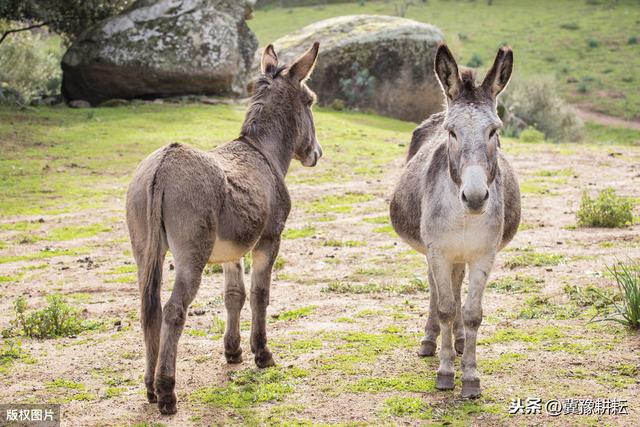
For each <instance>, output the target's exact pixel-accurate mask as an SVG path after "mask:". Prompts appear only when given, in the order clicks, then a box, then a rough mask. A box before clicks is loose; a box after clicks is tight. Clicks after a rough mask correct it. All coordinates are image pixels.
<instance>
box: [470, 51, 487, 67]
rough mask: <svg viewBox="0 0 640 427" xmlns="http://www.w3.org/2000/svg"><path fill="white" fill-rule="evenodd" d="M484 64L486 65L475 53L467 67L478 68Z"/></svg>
mask: <svg viewBox="0 0 640 427" xmlns="http://www.w3.org/2000/svg"><path fill="white" fill-rule="evenodd" d="M482 64H484V61H483V60H482V57H481V56H480V55H478V54H477V53H474V54H473V56H471V59H470V60H469V62H467V67H471V68H478V67H479V66H481V65H482Z"/></svg>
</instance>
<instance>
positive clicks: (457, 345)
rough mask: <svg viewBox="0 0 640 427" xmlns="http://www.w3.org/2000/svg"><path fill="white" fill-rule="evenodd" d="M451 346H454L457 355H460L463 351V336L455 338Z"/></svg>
mask: <svg viewBox="0 0 640 427" xmlns="http://www.w3.org/2000/svg"><path fill="white" fill-rule="evenodd" d="M453 346H454V347H455V349H456V353H458V356H462V353H464V338H456V342H455V343H454V344H453Z"/></svg>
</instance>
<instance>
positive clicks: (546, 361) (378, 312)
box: [0, 136, 640, 426]
mask: <svg viewBox="0 0 640 427" xmlns="http://www.w3.org/2000/svg"><path fill="white" fill-rule="evenodd" d="M407 138H408V136H407ZM389 143H397V142H389ZM505 149H506V152H507V153H508V157H509V158H510V159H511V160H512V161H513V164H514V167H515V169H516V171H517V172H518V173H519V176H520V182H521V185H522V187H523V200H522V202H523V220H522V222H523V226H522V227H521V230H520V231H519V233H518V234H517V236H516V237H515V239H514V241H513V242H512V243H511V244H510V245H509V246H508V247H507V249H506V250H505V251H503V252H502V253H501V254H500V255H499V256H498V260H497V263H496V266H495V268H494V271H493V273H492V276H491V280H492V281H494V283H497V285H494V286H490V287H489V288H488V289H487V292H486V294H485V298H484V322H483V324H482V326H481V328H480V332H479V334H480V340H481V344H480V345H479V346H478V360H479V364H480V370H481V381H482V387H483V395H482V397H481V398H480V399H478V400H476V401H472V402H464V401H462V400H461V399H460V398H459V393H460V383H459V379H458V380H457V384H456V389H455V390H454V391H452V392H438V391H436V390H435V389H434V381H435V371H436V369H437V358H425V359H420V358H419V357H418V356H417V355H416V351H417V349H418V347H419V342H420V337H421V332H422V329H423V327H424V324H425V322H426V315H427V309H428V300H429V294H428V292H426V291H425V290H424V278H425V274H426V264H425V262H424V260H423V259H422V258H421V257H420V256H418V255H417V254H416V253H415V252H413V251H411V250H410V249H409V247H408V246H407V245H406V244H404V243H403V242H402V241H400V239H399V238H398V237H397V236H395V235H394V234H393V232H391V231H390V228H389V225H388V222H387V219H386V215H387V209H388V200H389V195H390V192H391V190H392V188H393V186H394V185H395V182H396V179H397V177H398V176H399V173H400V168H401V165H402V158H401V157H400V156H398V158H397V159H396V160H395V161H393V163H392V164H389V165H388V168H387V170H388V172H387V173H386V175H385V176H384V179H371V180H366V179H365V180H359V181H351V182H337V183H336V182H323V183H318V184H313V183H309V181H308V180H298V182H304V183H293V184H292V185H290V192H291V197H292V200H293V206H294V208H293V210H292V212H291V215H290V217H289V222H288V226H287V228H288V230H290V232H289V233H290V234H289V235H287V236H285V237H286V238H285V240H284V242H283V243H282V247H281V252H280V253H281V256H282V259H283V261H284V265H283V266H280V268H279V269H278V271H277V273H276V275H275V279H274V283H273V285H272V292H271V305H270V306H269V310H268V315H269V316H270V322H269V325H268V338H269V340H270V346H271V349H272V351H273V352H274V356H275V358H276V361H277V363H278V365H279V367H278V368H274V370H273V372H274V373H277V374H278V375H279V376H278V375H275V374H274V375H275V376H276V377H277V378H275V379H273V378H271V379H269V378H266V377H265V376H264V374H263V373H260V372H257V371H255V370H254V368H255V366H254V364H253V358H252V355H251V352H250V349H249V344H248V334H249V322H250V318H251V316H250V310H249V307H248V306H249V304H248V302H247V304H245V308H244V309H243V312H242V321H243V323H242V339H243V342H242V348H243V350H244V359H245V361H244V362H243V363H242V364H240V365H235V366H230V365H227V364H226V363H225V360H224V356H223V343H222V338H221V335H220V327H219V326H220V322H221V319H224V318H225V316H226V314H225V310H224V304H223V301H222V298H221V295H222V275H221V274H220V273H216V272H212V273H210V274H207V275H206V276H205V277H204V279H203V283H202V286H201V288H200V291H199V294H198V296H197V298H196V300H195V302H194V305H193V306H192V308H191V313H190V316H189V318H188V320H187V325H186V329H185V333H184V334H183V336H182V338H181V341H180V346H179V352H178V366H177V386H176V390H177V393H178V398H179V402H178V413H177V414H176V415H174V416H160V415H159V413H158V410H157V408H156V406H155V405H151V404H148V403H147V402H146V399H145V393H144V384H143V381H142V377H143V371H144V351H143V347H142V339H141V335H142V334H141V330H140V325H139V304H138V291H137V285H136V284H135V282H134V281H133V278H134V275H135V274H134V273H133V272H134V271H135V270H134V269H133V267H132V262H133V259H132V257H131V254H130V251H129V243H128V235H127V230H126V225H125V222H124V209H123V200H124V192H125V188H124V187H123V188H122V193H121V197H118V198H116V199H113V200H112V203H111V204H110V205H109V206H108V207H107V208H104V209H101V210H95V209H92V210H86V211H80V212H77V213H65V214H60V215H46V216H42V215H37V216H21V217H18V216H14V217H10V218H3V219H2V220H1V222H0V223H1V224H2V225H7V224H14V223H17V222H20V221H36V223H35V225H34V226H33V227H34V228H35V231H33V232H34V233H36V234H39V235H42V234H46V233H47V232H48V231H49V230H51V229H53V228H57V227H60V226H61V225H65V226H79V225H89V224H94V223H96V222H100V223H107V224H110V225H111V229H112V231H110V232H101V233H98V234H96V235H94V236H91V237H84V238H83V237H80V238H75V239H72V240H66V241H60V242H43V241H38V240H36V241H35V242H32V243H29V242H27V243H23V244H16V245H10V246H7V247H6V248H4V249H2V250H1V251H0V254H1V255H2V256H13V255H23V254H32V253H40V251H41V250H42V249H43V248H44V247H45V246H49V247H50V248H52V249H67V250H68V249H74V248H76V249H78V251H77V252H76V254H72V255H60V256H55V257H51V258H43V259H33V260H24V259H17V260H9V261H6V262H3V263H0V275H2V276H7V277H13V276H16V275H20V277H19V279H17V281H6V282H2V283H0V297H1V298H0V326H1V327H2V328H5V327H8V326H9V324H10V321H11V320H12V319H14V317H15V315H14V313H13V309H12V305H13V302H14V300H15V298H16V297H18V296H19V295H28V296H29V298H30V299H29V302H30V304H31V305H32V306H42V305H44V301H45V297H46V295H48V294H50V293H52V292H57V293H60V294H62V295H64V296H65V298H66V299H67V301H68V302H69V303H70V304H72V305H74V306H77V307H81V308H82V309H83V310H84V313H83V315H84V316H85V317H86V318H87V319H93V320H99V321H101V322H102V327H101V328H98V329H96V330H92V331H86V332H83V333H81V334H79V335H78V336H77V337H74V338H59V339H54V340H36V339H28V338H24V337H23V338H22V339H21V341H22V348H23V350H24V351H25V352H27V353H28V357H25V358H22V359H19V360H16V361H15V362H14V363H13V364H11V365H10V366H9V367H8V368H7V369H6V370H5V371H4V372H3V373H2V374H1V376H0V378H1V382H2V384H3V385H2V387H0V402H5V403H7V402H26V403H38V402H59V403H62V405H63V406H62V408H63V409H62V425H65V426H88V425H132V424H133V425H135V424H138V425H156V423H157V424H160V425H172V426H184V425H229V424H272V425H316V424H342V425H344V424H348V425H360V424H375V425H380V424H402V425H428V424H434V423H435V424H452V425H482V426H488V425H626V426H631V425H640V397H639V396H640V394H639V391H640V376H639V375H640V374H639V372H640V366H639V364H640V336H639V335H638V334H637V333H633V332H629V331H628V330H626V329H625V328H623V327H622V326H620V325H618V324H616V323H609V322H597V323H589V319H590V318H591V317H592V316H593V314H595V312H594V309H593V308H592V307H590V306H589V304H586V305H582V304H580V303H579V301H577V300H575V299H572V298H571V293H570V292H569V291H567V290H566V289H567V287H572V286H578V287H579V288H581V289H582V288H585V287H587V286H589V285H595V286H598V287H600V288H608V289H612V288H613V281H612V279H611V277H609V276H608V275H607V274H606V273H605V266H606V265H611V264H612V263H614V262H615V261H616V260H618V259H622V260H624V259H626V258H627V257H636V258H637V257H638V256H640V237H639V234H638V231H640V226H639V225H637V224H636V225H634V226H632V227H627V228H623V229H590V228H576V227H575V223H576V220H575V211H576V210H577V208H578V206H579V201H580V197H581V194H582V191H583V190H585V189H586V190H589V191H591V192H592V194H595V191H596V189H602V188H604V187H608V186H611V187H614V188H616V190H617V191H618V193H620V194H623V195H627V196H633V197H636V198H637V197H638V195H639V193H638V186H639V184H640V149H638V148H635V147H615V148H609V147H603V146H600V147H596V146H581V145H573V144H572V145H554V144H534V145H524V144H515V143H511V144H505ZM327 156H329V157H330V156H331V153H327ZM299 173H304V174H305V176H309V177H311V179H312V177H313V171H307V170H305V171H303V172H300V171H298V170H296V172H294V177H295V176H296V174H299ZM294 181H295V180H294ZM345 194H348V195H349V197H347V198H344V195H345ZM332 196H335V197H332ZM318 201H320V202H321V203H319V202H318ZM636 215H637V212H636ZM40 218H42V220H43V222H37V221H38V220H40ZM20 233H21V231H18V230H15V229H12V228H11V227H10V226H8V227H4V228H0V240H2V241H5V242H13V241H15V239H16V238H18V236H19V235H20ZM531 254H533V255H532V257H533V258H531V256H530V255H531ZM545 254H546V255H557V256H556V257H545ZM538 255H541V256H542V258H541V259H542V261H537V259H538V258H536V257H537V256H538ZM518 257H519V258H518ZM514 260H520V261H522V262H521V263H520V264H521V265H512V264H517V263H515V262H514ZM170 264H171V260H170V257H169V260H168V261H167V262H166V263H165V272H164V273H165V276H164V277H165V280H164V287H163V300H166V299H167V298H168V296H169V293H170V289H171V286H172V280H173V273H174V272H173V271H172V270H171V269H170ZM535 264H547V265H540V266H536V265H535ZM30 267H31V268H30ZM414 276H417V277H418V278H419V279H422V281H420V280H416V279H415V278H414ZM509 279H513V280H515V281H516V282H518V283H520V282H523V283H524V282H526V283H527V284H528V285H531V286H532V289H529V292H522V291H518V290H516V291H509V290H506V291H505V290H504V289H502V288H500V286H499V284H500V283H506V282H505V280H509ZM249 282H250V277H249V275H246V276H245V283H246V285H247V287H249ZM465 282H466V281H465ZM367 286H368V287H367ZM465 287H466V284H465ZM536 297H537V299H536ZM459 375H460V374H459V373H458V378H459ZM242 376H244V377H242ZM242 378H244V380H242ZM247 378H249V379H248V380H247ZM61 380H64V381H61ZM65 381H66V382H65ZM247 384H248V385H247ZM252 384H254V385H255V387H253V386H252ZM243 387H244V388H243ZM238 390H240V391H238ZM242 390H244V391H245V392H246V393H245V394H243V393H242ZM270 396H271V398H270ZM528 397H538V398H540V399H542V401H543V402H546V401H548V400H550V399H559V400H563V399H569V398H583V399H587V398H588V399H597V398H610V399H613V398H617V399H623V400H626V401H627V402H628V415H618V416H594V415H591V416H578V415H560V416H558V417H552V416H550V415H548V414H545V413H544V408H543V411H542V412H543V413H542V414H540V415H523V414H519V415H509V413H508V409H509V406H510V403H511V401H512V400H513V399H516V398H522V399H526V398H528ZM145 423H146V424H145Z"/></svg>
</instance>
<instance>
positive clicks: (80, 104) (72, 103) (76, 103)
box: [69, 99, 91, 108]
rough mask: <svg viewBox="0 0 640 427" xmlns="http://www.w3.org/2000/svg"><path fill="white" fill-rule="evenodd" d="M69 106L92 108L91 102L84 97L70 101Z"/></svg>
mask: <svg viewBox="0 0 640 427" xmlns="http://www.w3.org/2000/svg"><path fill="white" fill-rule="evenodd" d="M69 107H71V108H91V104H89V102H87V101H85V100H84V99H74V100H73V101H69Z"/></svg>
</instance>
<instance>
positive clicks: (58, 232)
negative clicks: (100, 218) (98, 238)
mask: <svg viewBox="0 0 640 427" xmlns="http://www.w3.org/2000/svg"><path fill="white" fill-rule="evenodd" d="M107 231H111V227H107V226H106V225H103V224H92V225H86V226H65V227H60V228H54V229H53V230H51V231H50V232H49V233H48V234H47V240H53V241H65V240H75V239H84V238H87V237H93V236H95V235H97V234H99V233H105V232H107Z"/></svg>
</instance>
